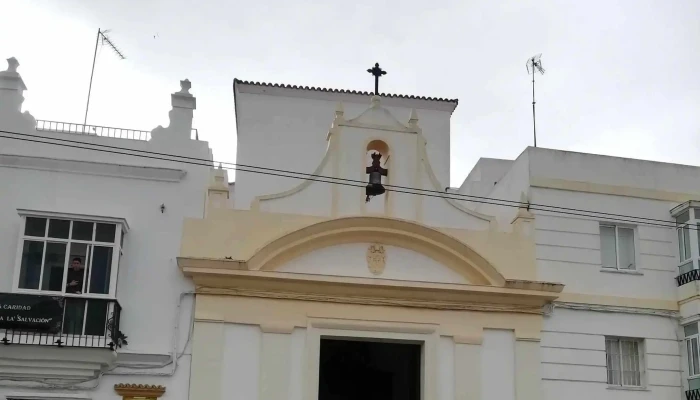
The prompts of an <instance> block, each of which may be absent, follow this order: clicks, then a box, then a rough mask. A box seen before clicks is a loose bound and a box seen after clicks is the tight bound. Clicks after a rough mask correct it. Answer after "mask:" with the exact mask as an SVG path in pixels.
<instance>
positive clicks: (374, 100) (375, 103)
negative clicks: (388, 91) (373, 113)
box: [372, 96, 382, 108]
mask: <svg viewBox="0 0 700 400" xmlns="http://www.w3.org/2000/svg"><path fill="white" fill-rule="evenodd" d="M381 100H382V98H381V97H379V96H372V108H379V107H381V104H380V103H381Z"/></svg>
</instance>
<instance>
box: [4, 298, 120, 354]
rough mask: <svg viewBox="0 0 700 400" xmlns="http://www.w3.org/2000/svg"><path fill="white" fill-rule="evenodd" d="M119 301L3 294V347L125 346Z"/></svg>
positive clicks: (115, 347) (114, 347)
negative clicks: (120, 325) (120, 324)
mask: <svg viewBox="0 0 700 400" xmlns="http://www.w3.org/2000/svg"><path fill="white" fill-rule="evenodd" d="M121 311H122V308H121V306H120V305H119V302H117V301H116V300H108V299H96V298H81V297H68V296H46V295H37V296H35V295H31V294H6V293H2V294H0V345H2V344H4V345H39V346H57V347H88V348H105V349H110V350H116V349H117V348H120V347H122V346H123V345H126V344H127V342H126V336H125V335H124V334H123V333H122V332H121V331H120V329H119V322H120V318H121Z"/></svg>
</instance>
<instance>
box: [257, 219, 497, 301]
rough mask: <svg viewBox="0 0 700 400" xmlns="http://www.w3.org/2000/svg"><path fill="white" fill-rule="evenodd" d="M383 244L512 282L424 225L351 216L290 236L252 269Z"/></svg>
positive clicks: (485, 281) (486, 281)
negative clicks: (336, 248) (342, 247)
mask: <svg viewBox="0 0 700 400" xmlns="http://www.w3.org/2000/svg"><path fill="white" fill-rule="evenodd" d="M361 242H378V243H382V244H386V245H390V246H396V247H401V248H405V249H408V250H412V251H416V252H419V253H421V254H424V255H426V256H428V257H431V258H433V259H434V260H436V261H437V262H439V263H441V264H443V265H445V266H447V267H449V268H451V269H453V270H454V271H456V272H457V273H459V274H461V275H463V276H464V277H465V278H466V279H467V281H469V282H470V283H471V284H474V285H488V286H499V287H502V286H504V285H505V284H506V279H505V278H504V277H503V275H501V273H499V272H498V270H497V269H496V268H495V267H494V266H493V265H492V264H491V263H490V262H489V261H488V260H486V259H485V258H484V257H482V256H481V255H480V254H478V253H477V252H476V251H475V250H474V249H472V248H471V247H470V246H468V245H467V244H465V243H464V242H462V241H460V240H458V239H456V238H454V237H453V236H450V235H448V234H445V233H443V232H440V231H438V230H436V229H433V228H430V227H427V226H425V225H422V224H418V223H415V222H410V221H406V220H400V219H395V218H386V217H366V216H358V217H346V218H338V219H333V220H329V221H324V222H320V223H317V224H313V225H310V226H307V227H304V228H301V229H298V230H296V231H293V232H290V233H286V234H284V235H282V236H280V237H278V238H276V239H274V240H272V241H271V242H269V243H267V244H266V245H265V246H263V247H262V248H260V249H259V250H258V251H256V252H255V254H254V255H253V256H252V257H251V258H250V259H249V260H248V262H247V267H248V269H249V270H262V271H274V270H275V269H277V268H278V267H279V266H280V265H283V264H284V263H286V262H288V261H290V260H293V259H295V258H297V257H300V256H302V255H304V254H307V253H309V252H311V251H314V250H317V249H321V248H324V247H328V246H333V245H338V244H346V243H361Z"/></svg>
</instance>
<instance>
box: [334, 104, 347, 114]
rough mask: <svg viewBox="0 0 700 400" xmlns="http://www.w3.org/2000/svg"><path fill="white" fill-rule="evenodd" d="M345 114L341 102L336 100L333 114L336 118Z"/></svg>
mask: <svg viewBox="0 0 700 400" xmlns="http://www.w3.org/2000/svg"><path fill="white" fill-rule="evenodd" d="M343 114H345V107H343V103H342V102H340V101H339V102H338V104H336V105H335V116H336V118H340V117H342V116H343Z"/></svg>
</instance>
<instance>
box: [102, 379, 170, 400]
mask: <svg viewBox="0 0 700 400" xmlns="http://www.w3.org/2000/svg"><path fill="white" fill-rule="evenodd" d="M114 391H115V392H117V394H118V395H120V396H122V398H124V399H125V400H126V399H135V398H139V399H157V398H159V397H161V396H162V395H163V394H164V393H165V386H156V385H142V384H133V383H117V384H116V385H114Z"/></svg>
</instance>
